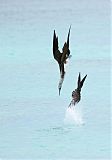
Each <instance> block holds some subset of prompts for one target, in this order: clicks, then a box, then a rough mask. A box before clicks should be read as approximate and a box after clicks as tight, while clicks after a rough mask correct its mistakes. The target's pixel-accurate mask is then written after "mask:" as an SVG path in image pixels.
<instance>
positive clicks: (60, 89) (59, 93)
mask: <svg viewBox="0 0 112 160" xmlns="http://www.w3.org/2000/svg"><path fill="white" fill-rule="evenodd" d="M60 92H61V88H59V96H60Z"/></svg>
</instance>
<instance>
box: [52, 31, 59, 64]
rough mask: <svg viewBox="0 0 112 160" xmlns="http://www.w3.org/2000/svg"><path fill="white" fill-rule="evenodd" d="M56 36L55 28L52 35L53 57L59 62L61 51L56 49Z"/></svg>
mask: <svg viewBox="0 0 112 160" xmlns="http://www.w3.org/2000/svg"><path fill="white" fill-rule="evenodd" d="M58 48H59V47H58V37H57V36H56V33H55V30H54V36H53V56H54V58H55V59H56V60H57V61H58V63H60V60H61V53H60V51H59V50H58Z"/></svg>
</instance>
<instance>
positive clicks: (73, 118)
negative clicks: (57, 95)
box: [64, 104, 84, 125]
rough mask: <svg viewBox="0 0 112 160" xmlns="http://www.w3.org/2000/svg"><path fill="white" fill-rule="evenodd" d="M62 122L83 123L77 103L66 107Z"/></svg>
mask: <svg viewBox="0 0 112 160" xmlns="http://www.w3.org/2000/svg"><path fill="white" fill-rule="evenodd" d="M64 123H65V124H72V125H84V120H83V117H82V111H81V108H80V106H79V105H78V104H77V105H75V106H74V105H72V106H71V107H69V108H67V110H66V113H65V119H64Z"/></svg>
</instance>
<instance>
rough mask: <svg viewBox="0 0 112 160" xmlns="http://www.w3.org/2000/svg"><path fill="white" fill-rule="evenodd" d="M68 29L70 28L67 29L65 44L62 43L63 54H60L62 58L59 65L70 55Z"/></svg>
mask: <svg viewBox="0 0 112 160" xmlns="http://www.w3.org/2000/svg"><path fill="white" fill-rule="evenodd" d="M70 29H71V26H70V28H69V32H68V37H67V42H65V43H64V46H63V48H62V51H63V53H62V57H61V63H64V62H65V61H66V59H67V58H68V57H69V55H70V50H69V37H70Z"/></svg>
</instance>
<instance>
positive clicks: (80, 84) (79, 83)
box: [77, 73, 87, 91]
mask: <svg viewBox="0 0 112 160" xmlns="http://www.w3.org/2000/svg"><path fill="white" fill-rule="evenodd" d="M86 77H87V75H86V76H85V77H84V78H83V79H82V80H81V77H80V73H79V77H78V87H77V89H78V90H79V91H81V88H82V86H83V84H84V81H85V79H86Z"/></svg>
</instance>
